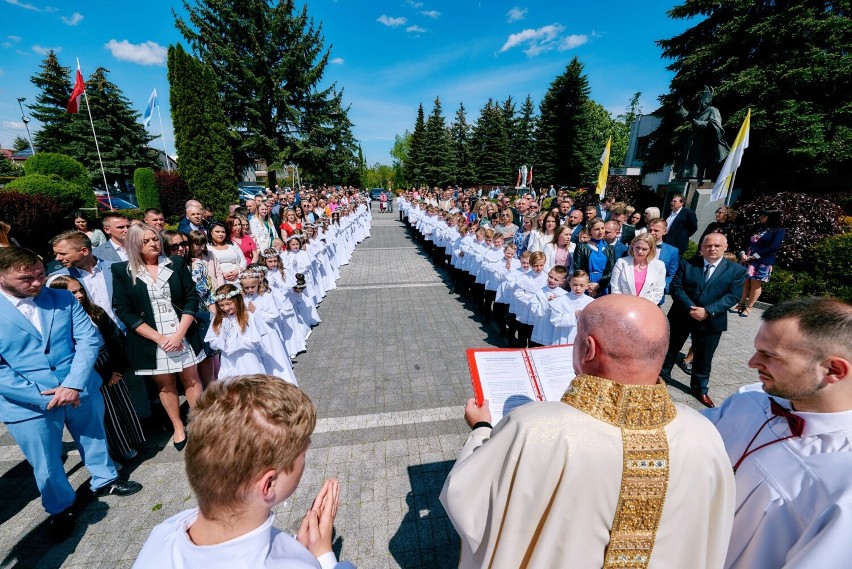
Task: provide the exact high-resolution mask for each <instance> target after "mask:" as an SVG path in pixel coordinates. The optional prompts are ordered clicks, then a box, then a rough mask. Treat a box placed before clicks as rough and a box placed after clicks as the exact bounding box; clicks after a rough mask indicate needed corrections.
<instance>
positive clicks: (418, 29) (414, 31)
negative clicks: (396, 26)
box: [405, 26, 426, 34]
mask: <svg viewBox="0 0 852 569" xmlns="http://www.w3.org/2000/svg"><path fill="white" fill-rule="evenodd" d="M405 31H406V32H409V33H412V34H422V33H424V32H425V31H426V30H425V29H424V28H421V27H420V26H408V27H407V28H405Z"/></svg>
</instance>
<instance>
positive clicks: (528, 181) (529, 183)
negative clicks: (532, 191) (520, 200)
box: [527, 166, 533, 186]
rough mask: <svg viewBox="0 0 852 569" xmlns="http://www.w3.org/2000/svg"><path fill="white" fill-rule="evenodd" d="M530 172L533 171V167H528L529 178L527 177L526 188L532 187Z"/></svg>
mask: <svg viewBox="0 0 852 569" xmlns="http://www.w3.org/2000/svg"><path fill="white" fill-rule="evenodd" d="M532 171H533V167H532V166H530V173H529V176H527V185H528V186H532Z"/></svg>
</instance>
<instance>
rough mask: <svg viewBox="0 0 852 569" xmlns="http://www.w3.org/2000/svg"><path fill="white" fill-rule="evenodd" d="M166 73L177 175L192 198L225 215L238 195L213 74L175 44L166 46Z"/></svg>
mask: <svg viewBox="0 0 852 569" xmlns="http://www.w3.org/2000/svg"><path fill="white" fill-rule="evenodd" d="M168 74H169V85H170V90H169V100H170V102H171V110H172V124H173V125H174V132H175V146H176V148H177V153H178V157H179V160H180V162H179V163H178V166H179V168H180V174H181V177H182V178H183V179H184V180H185V181H186V184H187V186H188V187H189V191H190V194H191V195H192V196H193V197H194V198H195V199H197V200H199V201H200V202H201V203H203V204H204V205H205V206H207V207H209V208H210V209H211V210H212V211H214V212H216V213H217V214H218V215H225V214H226V213H227V211H228V204H230V203H233V202H234V201H235V200H236V199H237V184H236V182H237V180H236V177H235V176H234V162H233V155H232V154H231V151H230V148H229V145H228V141H229V138H230V136H231V135H230V133H229V130H228V125H227V120H226V118H225V113H224V111H223V110H222V102H221V100H220V99H219V95H218V92H217V90H216V78H215V77H214V75H213V71H212V70H211V69H210V68H209V67H207V66H206V65H205V64H204V63H202V62H201V61H199V60H198V59H196V58H194V57H193V56H192V55H190V54H188V53H187V52H186V51H184V49H183V47H182V46H181V45H180V44H178V45H177V46H171V47H169V54H168Z"/></svg>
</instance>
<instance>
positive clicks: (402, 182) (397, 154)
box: [390, 130, 411, 188]
mask: <svg viewBox="0 0 852 569" xmlns="http://www.w3.org/2000/svg"><path fill="white" fill-rule="evenodd" d="M410 152H411V133H410V132H408V131H407V130H406V131H405V132H404V133H403V134H402V135H399V134H397V135H395V136H394V137H393V147H392V148H391V151H390V155H391V157H392V158H393V169H394V180H395V182H396V183H397V187H400V188H401V187H406V186H408V185H410V181H409V180H408V178H407V177H406V175H405V166H404V165H405V163H406V162H407V161H408V155H409V153H410Z"/></svg>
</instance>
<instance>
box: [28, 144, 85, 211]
mask: <svg viewBox="0 0 852 569" xmlns="http://www.w3.org/2000/svg"><path fill="white" fill-rule="evenodd" d="M24 174H25V175H26V176H34V175H39V176H48V177H50V178H51V179H53V180H57V181H62V182H67V183H68V186H67V187H68V188H69V189H68V190H67V193H69V194H75V197H74V198H73V199H77V198H79V199H80V200H81V204H83V205H86V206H88V207H95V205H96V203H95V194H94V192H93V191H92V187H91V183H90V178H89V174H88V172H86V168H85V166H83V165H82V164H81V163H80V162H78V161H77V160H75V159H74V158H72V157H70V156H67V155H65V154H59V153H56V152H38V153H36V154H35V155H34V156H32V157H31V158H29V159H27V161H26V162H24ZM26 176H25V177H26ZM39 179H41V178H39ZM27 183H28V184H31V183H32V182H27ZM72 187H73V188H75V190H74V191H72V190H71V189H70V188H72ZM63 192H64V190H63ZM69 199H72V198H69ZM57 203H59V205H61V206H66V207H74V206H73V205H69V203H68V202H67V201H66V202H62V201H61V200H59V201H57Z"/></svg>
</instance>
